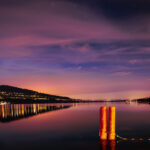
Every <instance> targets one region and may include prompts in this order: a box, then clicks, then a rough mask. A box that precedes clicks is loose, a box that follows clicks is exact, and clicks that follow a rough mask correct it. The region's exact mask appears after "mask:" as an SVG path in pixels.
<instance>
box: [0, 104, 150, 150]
mask: <svg viewBox="0 0 150 150" xmlns="http://www.w3.org/2000/svg"><path fill="white" fill-rule="evenodd" d="M104 105H106V106H108V107H109V106H116V132H117V134H119V135H120V136H123V137H129V138H132V137H136V138H140V137H143V138H149V137H150V128H149V127H150V119H149V116H150V105H148V104H138V103H132V104H126V103H85V104H56V105H55V104H36V105H35V104H34V105H31V104H30V105H29V104H28V105H1V106H0V109H1V112H0V118H1V121H0V145H1V149H2V150H7V149H12V148H13V149H20V148H21V149H48V148H49V149H56V150H57V149H64V150H70V149H72V150H74V149H86V150H91V149H92V150H107V149H119V150H124V149H129V150H130V149H136V150H143V149H144V150H149V149H150V142H148V141H147V142H146V141H145V142H124V141H119V143H118V142H116V143H107V144H106V145H105V143H103V144H102V143H101V142H100V141H99V136H98V134H99V131H98V130H99V108H100V107H101V106H104ZM12 108H13V109H12ZM39 108H40V109H39ZM64 108H67V109H64ZM6 110H7V111H6ZM12 110H13V112H12ZM35 110H36V111H35ZM54 110H55V111H54ZM6 112H7V113H6ZM6 116H7V117H6ZM18 116H20V117H19V119H16V118H17V117H18ZM26 116H28V117H26ZM30 116H32V117H30ZM8 118H9V119H8ZM13 118H14V119H13ZM4 120H6V121H4ZM4 122H5V123H4Z"/></svg>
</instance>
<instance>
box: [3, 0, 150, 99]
mask: <svg viewBox="0 0 150 150" xmlns="http://www.w3.org/2000/svg"><path fill="white" fill-rule="evenodd" d="M0 84H7V85H12V86H18V87H22V88H29V89H33V90H38V91H40V92H46V93H50V94H57V95H65V96H70V97H73V98H82V99H115V98H117V99H120V98H121V99H123V98H131V99H132V98H139V97H147V96H150V1H149V0H1V1H0Z"/></svg>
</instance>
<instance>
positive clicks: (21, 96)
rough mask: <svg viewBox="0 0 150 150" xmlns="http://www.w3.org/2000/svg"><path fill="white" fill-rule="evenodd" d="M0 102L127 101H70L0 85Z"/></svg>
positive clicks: (140, 100) (146, 99) (78, 101)
mask: <svg viewBox="0 0 150 150" xmlns="http://www.w3.org/2000/svg"><path fill="white" fill-rule="evenodd" d="M133 101H137V102H138V103H148V104H150V98H141V99H136V100H133ZM0 102H9V103H13V104H15V103H16V104H21V103H22V104H29V103H92V102H94V103H95V102H128V100H121V99H118V100H110V101H106V100H80V99H72V98H69V97H64V96H57V95H51V94H45V93H39V92H37V91H33V90H28V89H22V88H18V87H13V86H8V85H1V86H0Z"/></svg>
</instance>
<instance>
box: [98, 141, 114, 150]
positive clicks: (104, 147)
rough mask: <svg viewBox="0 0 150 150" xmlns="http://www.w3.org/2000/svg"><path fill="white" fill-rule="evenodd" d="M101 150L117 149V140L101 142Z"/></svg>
mask: <svg viewBox="0 0 150 150" xmlns="http://www.w3.org/2000/svg"><path fill="white" fill-rule="evenodd" d="M99 144H100V150H115V149H116V141H115V140H109V141H107V140H101V141H100V143H99Z"/></svg>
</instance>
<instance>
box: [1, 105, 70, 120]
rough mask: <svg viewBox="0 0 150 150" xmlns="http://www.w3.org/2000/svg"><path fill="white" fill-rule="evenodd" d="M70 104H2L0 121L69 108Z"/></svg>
mask: <svg viewBox="0 0 150 150" xmlns="http://www.w3.org/2000/svg"><path fill="white" fill-rule="evenodd" d="M69 107H71V106H69V105H65V106H64V105H49V104H5V105H0V122H9V121H14V120H18V119H22V118H26V117H30V116H34V115H38V114H41V113H44V112H49V111H55V110H60V109H65V108H69Z"/></svg>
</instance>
